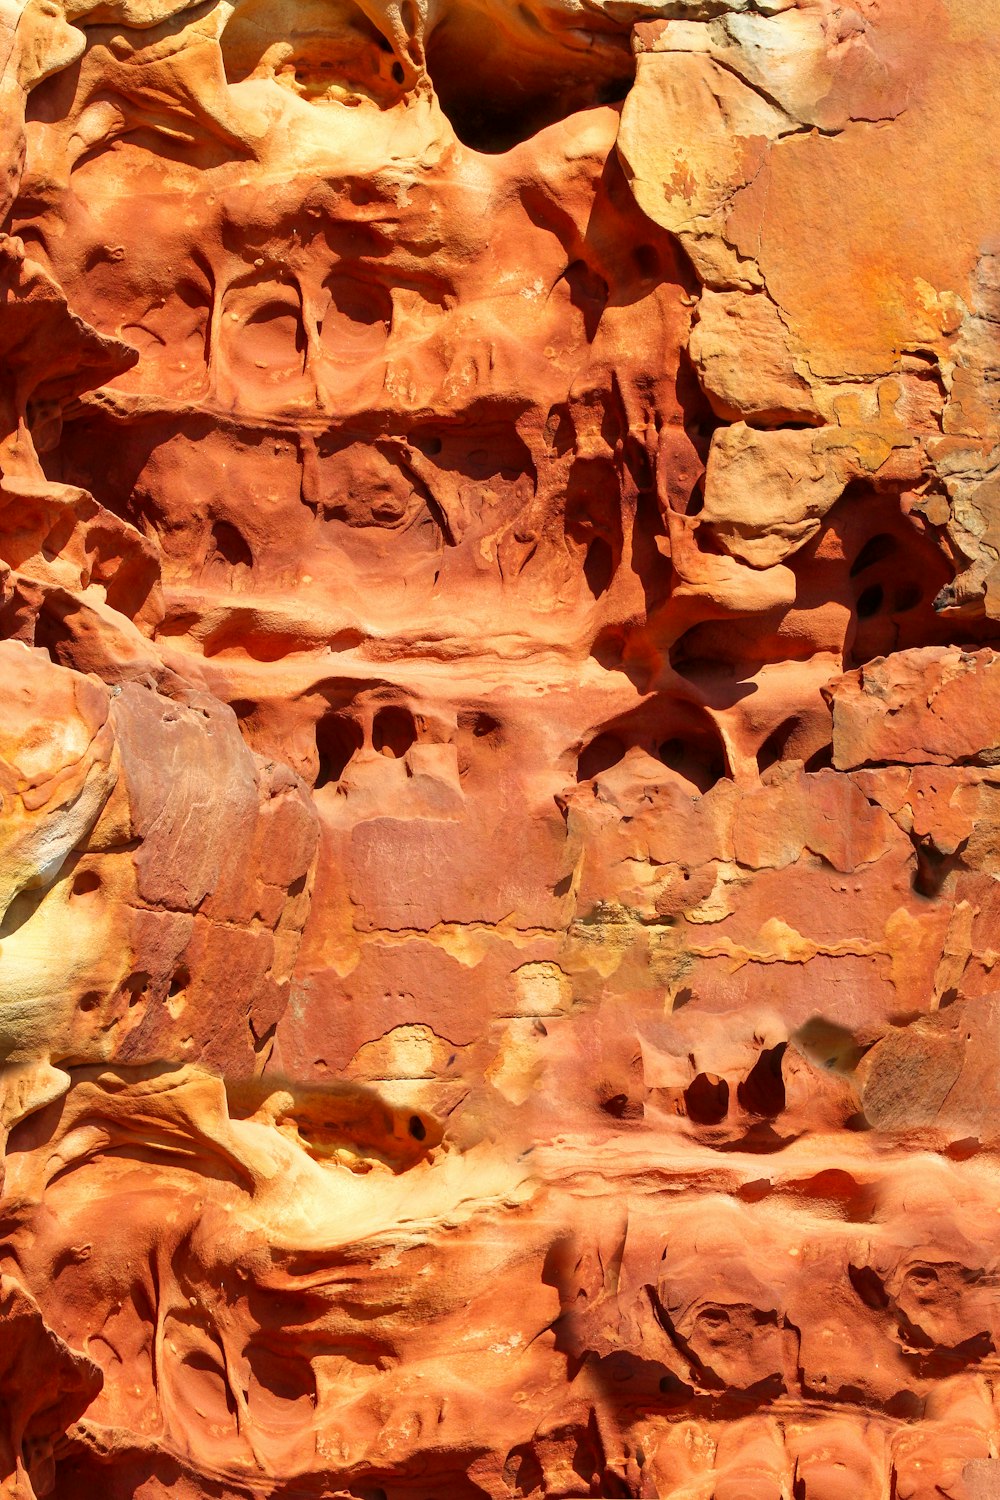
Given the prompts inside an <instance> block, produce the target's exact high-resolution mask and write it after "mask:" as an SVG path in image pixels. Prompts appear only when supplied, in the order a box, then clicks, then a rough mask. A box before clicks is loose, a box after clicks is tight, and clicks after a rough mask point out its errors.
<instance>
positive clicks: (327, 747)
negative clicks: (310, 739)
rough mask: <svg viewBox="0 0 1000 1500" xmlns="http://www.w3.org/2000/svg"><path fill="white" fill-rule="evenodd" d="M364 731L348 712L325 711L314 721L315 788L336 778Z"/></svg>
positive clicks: (356, 748)
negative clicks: (316, 764)
mask: <svg viewBox="0 0 1000 1500" xmlns="http://www.w3.org/2000/svg"><path fill="white" fill-rule="evenodd" d="M364 742H365V741H364V733H363V731H362V728H361V725H360V724H359V723H358V722H357V720H356V719H352V718H351V717H350V715H348V714H338V713H333V714H327V715H325V716H324V717H323V718H322V719H320V721H319V723H318V724H317V725H316V753H317V756H318V759H319V769H318V770H317V773H316V783H315V784H316V788H317V790H318V789H319V788H320V787H323V786H329V785H330V783H331V782H337V781H339V780H340V778H341V777H342V776H343V774H344V772H345V771H346V770H347V767H348V765H349V764H350V762H351V760H352V758H353V757H354V756H355V755H356V754H357V752H358V751H359V750H360V749H361V747H362V745H363V744H364Z"/></svg>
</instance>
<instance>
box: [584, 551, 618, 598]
mask: <svg viewBox="0 0 1000 1500" xmlns="http://www.w3.org/2000/svg"><path fill="white" fill-rule="evenodd" d="M614 571H615V559H614V553H613V552H612V551H611V548H610V546H609V545H608V543H607V542H606V541H605V540H604V538H603V537H602V536H596V537H595V538H594V540H593V541H592V542H591V544H590V546H589V547H588V548H587V555H586V557H585V558H584V561H583V576H584V578H585V579H586V580H587V587H588V589H589V590H590V592H591V593H592V594H593V596H594V598H595V599H599V598H600V597H601V595H602V594H606V593H607V591H608V589H609V588H610V586H611V579H612V578H613V576H614Z"/></svg>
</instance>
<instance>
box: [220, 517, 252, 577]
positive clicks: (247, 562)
mask: <svg viewBox="0 0 1000 1500" xmlns="http://www.w3.org/2000/svg"><path fill="white" fill-rule="evenodd" d="M212 541H213V543H214V551H215V555H216V556H217V557H219V558H221V559H222V561H223V562H225V563H228V564H229V566H230V567H231V568H236V567H241V566H242V567H245V568H251V567H253V553H252V552H251V551H250V546H249V543H248V542H247V541H246V540H245V539H244V538H243V537H242V536H241V535H240V533H239V532H238V531H237V529H236V527H235V526H231V525H230V524H229V522H228V521H216V523H215V525H214V526H213V527H212Z"/></svg>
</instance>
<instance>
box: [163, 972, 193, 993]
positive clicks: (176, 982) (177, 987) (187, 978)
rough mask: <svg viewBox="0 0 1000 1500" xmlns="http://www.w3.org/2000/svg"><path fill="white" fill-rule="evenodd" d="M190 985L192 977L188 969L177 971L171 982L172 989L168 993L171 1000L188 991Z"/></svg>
mask: <svg viewBox="0 0 1000 1500" xmlns="http://www.w3.org/2000/svg"><path fill="white" fill-rule="evenodd" d="M190 983H191V975H190V973H189V972H188V970H187V969H185V968H180V969H175V970H174V975H173V978H172V979H171V981H170V989H169V990H168V991H167V993H168V995H169V997H170V999H171V1000H173V999H174V998H175V996H177V995H179V994H180V993H181V991H182V990H186V989H187V987H188V985H189V984H190Z"/></svg>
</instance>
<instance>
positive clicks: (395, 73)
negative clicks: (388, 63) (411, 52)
mask: <svg viewBox="0 0 1000 1500" xmlns="http://www.w3.org/2000/svg"><path fill="white" fill-rule="evenodd" d="M405 77H406V75H405V73H404V72H403V64H402V63H398V62H394V63H393V65H392V81H393V83H402V82H403V80H404V78H405Z"/></svg>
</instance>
